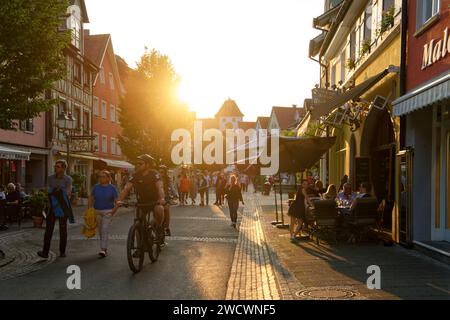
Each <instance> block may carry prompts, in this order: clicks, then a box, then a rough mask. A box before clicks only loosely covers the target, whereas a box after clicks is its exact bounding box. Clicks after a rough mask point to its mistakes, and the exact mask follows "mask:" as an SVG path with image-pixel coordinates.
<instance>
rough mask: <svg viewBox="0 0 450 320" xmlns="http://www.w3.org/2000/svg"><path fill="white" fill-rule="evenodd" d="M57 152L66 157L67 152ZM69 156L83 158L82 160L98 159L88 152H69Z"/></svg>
mask: <svg viewBox="0 0 450 320" xmlns="http://www.w3.org/2000/svg"><path fill="white" fill-rule="evenodd" d="M58 154H59V155H60V156H63V157H67V153H66V152H61V151H60V152H58ZM70 157H71V158H75V159H84V160H98V158H97V157H95V156H94V155H89V154H81V153H71V154H70Z"/></svg>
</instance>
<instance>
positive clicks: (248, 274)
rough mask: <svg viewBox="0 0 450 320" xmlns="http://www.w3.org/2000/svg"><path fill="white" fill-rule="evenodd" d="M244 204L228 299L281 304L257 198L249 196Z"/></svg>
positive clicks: (229, 282)
mask: <svg viewBox="0 0 450 320" xmlns="http://www.w3.org/2000/svg"><path fill="white" fill-rule="evenodd" d="M245 202H246V206H245V207H244V210H243V214H242V220H241V223H240V225H239V238H238V244H237V246H236V251H235V254H234V260H233V265H232V267H231V274H230V279H229V281H228V289H227V295H226V299H227V300H269V299H276V300H278V299H280V298H281V296H280V293H279V290H278V286H277V283H276V276H275V271H274V268H273V266H272V262H271V257H270V254H269V251H268V247H267V245H266V240H265V236H264V232H263V229H262V226H261V222H260V219H259V212H258V210H257V208H256V206H255V196H254V195H253V194H249V195H248V196H246V197H245Z"/></svg>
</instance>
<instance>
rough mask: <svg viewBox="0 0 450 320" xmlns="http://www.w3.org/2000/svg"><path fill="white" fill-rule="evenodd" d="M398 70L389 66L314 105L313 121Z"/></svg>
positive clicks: (361, 93) (312, 111)
mask: <svg viewBox="0 0 450 320" xmlns="http://www.w3.org/2000/svg"><path fill="white" fill-rule="evenodd" d="M393 71H396V70H395V68H392V69H391V68H388V69H385V70H383V71H382V72H380V73H379V74H377V75H375V76H373V77H371V78H369V79H367V80H366V81H364V82H362V83H360V84H359V85H357V86H356V87H354V88H353V89H350V90H349V91H347V92H345V93H343V94H341V95H338V96H337V97H336V98H334V99H332V100H330V101H328V102H326V103H320V104H317V105H314V106H313V110H311V119H310V120H313V121H316V120H319V118H320V117H323V116H325V115H327V114H330V113H331V112H332V111H333V110H334V109H336V108H339V107H341V106H343V105H344V104H345V103H346V102H348V101H350V100H354V99H356V98H359V97H360V96H362V95H363V94H364V93H365V92H367V91H368V90H370V89H371V88H372V87H373V86H374V85H375V84H377V83H378V82H379V81H381V79H383V78H384V77H385V76H386V75H387V74H389V72H393Z"/></svg>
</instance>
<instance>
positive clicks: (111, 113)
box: [109, 104, 116, 122]
mask: <svg viewBox="0 0 450 320" xmlns="http://www.w3.org/2000/svg"><path fill="white" fill-rule="evenodd" d="M109 119H110V121H111V122H116V106H115V105H113V104H111V105H109Z"/></svg>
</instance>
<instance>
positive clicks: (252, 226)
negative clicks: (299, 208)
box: [0, 192, 450, 300]
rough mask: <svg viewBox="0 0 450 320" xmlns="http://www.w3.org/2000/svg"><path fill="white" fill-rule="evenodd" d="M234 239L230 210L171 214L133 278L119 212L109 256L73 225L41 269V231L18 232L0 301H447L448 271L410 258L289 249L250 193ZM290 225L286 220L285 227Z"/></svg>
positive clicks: (401, 253)
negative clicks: (376, 270) (162, 239)
mask: <svg viewBox="0 0 450 320" xmlns="http://www.w3.org/2000/svg"><path fill="white" fill-rule="evenodd" d="M244 197H245V207H244V208H241V209H240V215H239V219H238V229H239V231H238V230H235V229H233V228H232V227H231V226H230V221H229V218H228V208H227V207H226V206H224V207H222V208H219V207H217V206H214V205H210V206H206V207H199V206H195V207H193V206H189V205H187V206H175V207H172V210H171V211H172V223H171V225H172V227H171V229H172V236H171V237H168V238H167V246H166V247H165V248H164V249H163V252H162V253H161V255H160V258H159V260H158V261H157V262H156V263H153V264H151V263H150V261H149V259H148V258H147V257H146V260H145V262H144V268H143V270H142V271H141V272H140V273H139V274H136V275H133V274H132V273H131V272H130V270H129V268H128V264H127V259H126V251H125V249H126V238H127V232H128V228H129V226H130V225H131V223H132V221H133V218H134V213H133V209H121V210H120V211H119V214H118V216H116V218H115V219H114V221H113V224H112V225H111V231H110V232H111V234H110V249H109V253H110V255H109V256H108V257H107V258H105V259H100V258H99V257H98V256H97V252H98V250H99V242H98V239H97V238H94V239H91V240H87V239H85V238H84V236H83V235H81V231H80V230H81V222H82V219H81V215H82V213H83V211H84V209H85V208H83V207H79V208H77V210H76V216H77V219H76V220H77V224H75V225H71V226H70V227H69V242H68V251H67V257H66V258H59V257H57V256H56V254H55V252H56V250H57V248H58V229H57V228H56V229H55V234H54V238H53V243H52V250H53V253H51V255H50V258H49V260H48V261H46V260H42V259H40V258H38V257H37V255H36V252H37V251H38V250H39V249H40V246H41V244H42V239H43V230H39V229H33V228H31V227H29V226H28V225H27V224H25V225H24V226H23V227H22V228H21V229H20V230H19V229H18V228H17V227H15V226H11V228H10V230H9V231H7V232H2V233H1V234H0V248H2V250H3V251H4V252H5V258H4V259H2V260H1V261H0V262H1V263H0V299H171V300H172V299H175V300H177V299H180V300H185V299H194V300H197V299H227V300H232V299H239V300H271V299H276V300H278V299H285V300H302V299H356V300H365V299H450V267H449V266H448V265H445V264H443V263H440V262H437V261H435V260H433V259H431V258H428V257H426V256H424V255H423V254H421V253H418V252H416V251H413V250H407V249H404V248H402V247H399V246H392V247H385V246H383V245H382V244H377V243H373V244H365V243H362V244H357V245H354V244H347V243H342V244H337V245H329V244H326V243H321V244H320V245H316V244H315V242H312V241H308V240H300V241H299V242H298V243H297V244H293V243H291V242H290V241H289V232H288V230H286V229H278V228H275V227H273V226H272V225H271V223H270V222H271V221H272V220H274V217H275V214H274V206H273V198H272V197H267V196H262V195H260V194H255V193H253V192H248V193H246V194H245V196H244ZM285 219H286V221H288V220H287V219H288V217H287V216H286V217H285ZM71 265H77V266H79V267H80V269H81V290H69V289H68V288H67V286H66V281H67V278H68V277H69V276H70V275H69V274H67V272H66V271H67V267H68V266H71ZM371 265H377V266H379V267H380V269H381V289H380V290H370V289H368V288H367V284H366V282H367V279H368V277H369V276H370V275H369V274H368V273H367V267H369V266H371Z"/></svg>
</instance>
